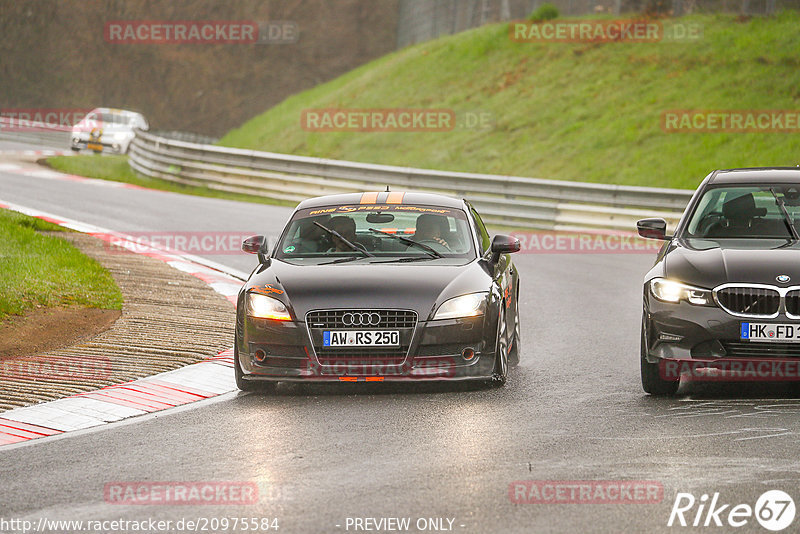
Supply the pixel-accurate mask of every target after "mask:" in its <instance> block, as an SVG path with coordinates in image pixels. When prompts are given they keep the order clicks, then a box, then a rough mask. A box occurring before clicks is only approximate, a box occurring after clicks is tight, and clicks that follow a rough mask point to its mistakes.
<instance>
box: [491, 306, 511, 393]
mask: <svg viewBox="0 0 800 534" xmlns="http://www.w3.org/2000/svg"><path fill="white" fill-rule="evenodd" d="M500 306H502V308H501V312H500V318H499V319H498V320H497V341H496V342H495V360H494V369H493V370H492V378H491V379H490V381H489V384H490V385H491V386H492V387H496V388H499V387H503V386H504V385H505V384H506V380H507V379H508V325H507V324H506V312H505V304H504V303H503V302H501V303H500Z"/></svg>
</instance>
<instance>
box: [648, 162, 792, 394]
mask: <svg viewBox="0 0 800 534" xmlns="http://www.w3.org/2000/svg"><path fill="white" fill-rule="evenodd" d="M798 223H800V169H797V168H757V169H732V170H724V171H714V172H712V173H711V174H709V175H708V176H707V177H706V178H705V180H704V181H703V182H702V183H701V184H700V186H699V187H698V189H697V191H696V192H695V194H694V196H693V197H692V199H691V201H690V202H689V205H688V207H687V209H686V211H685V212H684V215H683V217H682V218H681V220H680V221H679V222H678V225H677V227H676V229H675V232H674V235H672V236H667V235H666V227H667V223H666V222H665V221H664V220H663V219H644V220H641V221H639V222H638V224H637V227H638V231H639V234H640V235H641V236H642V237H647V238H654V239H661V240H664V245H663V246H662V247H661V249H660V251H659V253H658V256H657V258H656V263H655V265H654V266H653V268H652V269H650V271H649V272H648V273H647V275H646V276H645V278H644V288H643V293H644V310H643V314H642V332H641V358H640V360H641V377H642V386H643V387H644V390H645V391H646V392H648V393H650V394H653V395H666V394H674V393H675V392H676V391H677V389H678V387H679V383H680V379H681V378H682V377H686V376H689V377H695V378H697V379H700V380H702V379H705V378H707V379H718V380H740V379H747V378H748V377H749V378H750V379H753V380H756V379H760V380H764V381H766V382H770V381H777V380H787V379H794V380H797V379H798V378H800V375H798V373H797V372H796V371H795V372H792V369H796V368H798V366H793V365H792V363H796V362H798V358H800V236H799V235H798V227H800V224H798ZM747 373H750V374H749V375H748V374H747ZM715 377H716V378H715Z"/></svg>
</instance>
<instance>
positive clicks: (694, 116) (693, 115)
mask: <svg viewBox="0 0 800 534" xmlns="http://www.w3.org/2000/svg"><path fill="white" fill-rule="evenodd" d="M661 129H662V130H663V131H664V132H666V133H712V132H720V133H798V132H800V110H798V109H717V110H713V109H675V110H667V111H664V112H662V113H661Z"/></svg>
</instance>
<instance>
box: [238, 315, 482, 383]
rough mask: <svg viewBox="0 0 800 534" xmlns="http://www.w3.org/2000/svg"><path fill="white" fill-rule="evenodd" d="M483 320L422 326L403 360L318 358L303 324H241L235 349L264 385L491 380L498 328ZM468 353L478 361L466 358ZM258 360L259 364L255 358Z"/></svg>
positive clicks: (344, 352) (249, 374)
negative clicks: (495, 336)
mask: <svg viewBox="0 0 800 534" xmlns="http://www.w3.org/2000/svg"><path fill="white" fill-rule="evenodd" d="M487 322H489V321H487V320H486V319H485V318H484V317H476V318H465V319H453V320H444V321H420V322H418V323H417V324H416V326H415V327H414V328H413V331H411V332H408V336H409V337H410V344H409V348H408V351H407V353H406V354H405V355H404V356H401V357H397V356H393V357H381V356H380V355H377V356H371V355H365V354H358V353H357V352H358V351H352V350H348V349H345V348H343V349H341V351H339V352H337V355H336V357H335V358H331V357H330V355H328V356H326V358H325V359H324V360H322V361H321V359H320V358H318V357H317V354H316V351H315V350H314V344H313V342H312V336H311V332H310V330H309V328H307V327H306V325H305V323H302V322H281V321H272V320H267V319H252V318H246V319H245V318H241V317H240V318H239V320H238V322H237V323H238V324H237V341H236V348H237V354H238V358H239V366H240V368H241V369H242V372H243V374H244V377H245V378H246V379H247V380H260V381H308V380H311V381H323V382H326V381H327V382H340V381H415V380H422V381H430V380H434V381H440V380H472V379H483V378H490V377H491V376H492V372H493V370H494V361H495V352H494V351H495V339H494V335H489V336H487V332H488V331H492V332H493V330H492V329H493V328H495V327H496V324H494V325H489V326H488V327H487V325H486V324H485V323H487ZM464 349H471V350H472V351H473V352H474V356H472V357H471V358H467V357H465V356H464V355H463V352H464ZM257 356H258V358H257Z"/></svg>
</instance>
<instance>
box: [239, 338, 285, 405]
mask: <svg viewBox="0 0 800 534" xmlns="http://www.w3.org/2000/svg"><path fill="white" fill-rule="evenodd" d="M233 375H234V377H235V378H236V387H237V388H239V389H240V390H242V391H258V392H261V393H272V392H274V391H275V386H276V384H277V383H276V382H255V381H249V380H245V378H244V372H242V368H241V367H240V366H239V349H238V348H237V347H236V346H235V345H234V347H233Z"/></svg>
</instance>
